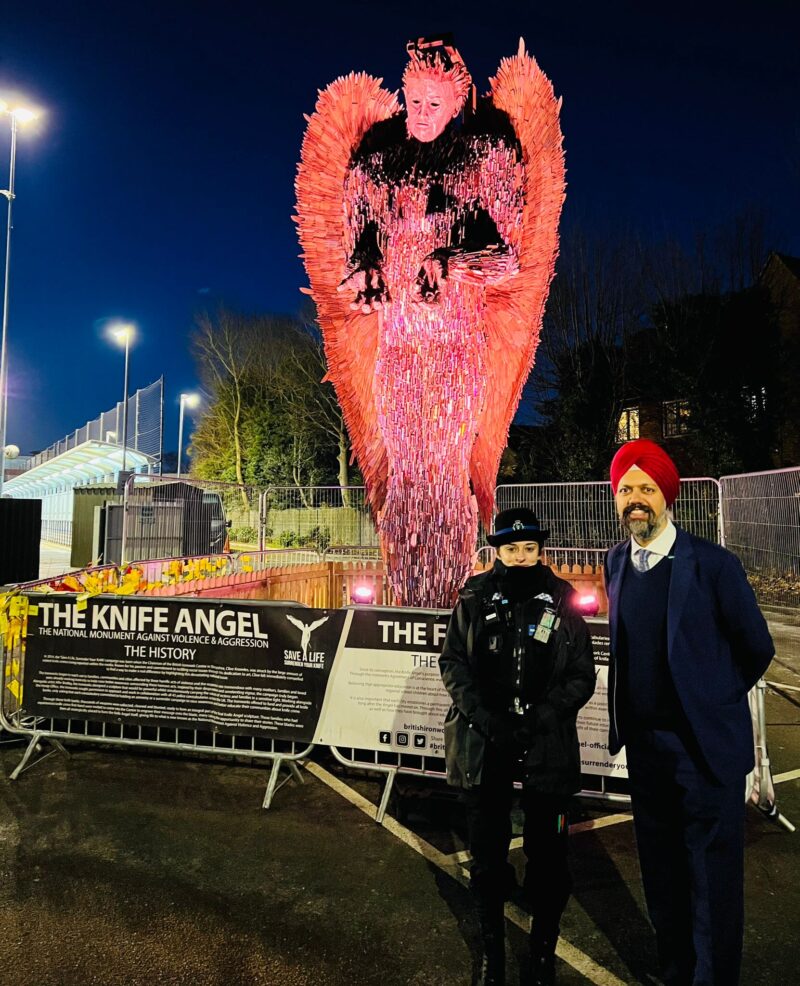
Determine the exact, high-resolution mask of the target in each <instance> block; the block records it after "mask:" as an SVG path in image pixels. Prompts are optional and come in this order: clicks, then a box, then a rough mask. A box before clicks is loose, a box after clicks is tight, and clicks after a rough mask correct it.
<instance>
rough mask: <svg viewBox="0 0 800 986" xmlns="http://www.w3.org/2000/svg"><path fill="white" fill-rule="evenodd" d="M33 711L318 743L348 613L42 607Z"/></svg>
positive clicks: (174, 603)
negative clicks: (319, 725) (316, 737)
mask: <svg viewBox="0 0 800 986" xmlns="http://www.w3.org/2000/svg"><path fill="white" fill-rule="evenodd" d="M30 603H31V607H30V610H29V615H28V627H27V642H26V651H25V665H24V681H23V708H24V711H25V712H26V713H30V714H34V715H41V716H46V717H48V718H55V719H86V720H95V721H100V722H116V723H134V724H137V725H143V726H147V725H152V726H167V727H173V728H188V729H200V730H205V729H208V730H212V731H218V732H221V733H244V734H247V735H253V736H265V737H269V738H271V739H284V740H296V741H298V742H310V741H311V740H312V738H313V736H314V731H315V728H316V725H317V721H318V718H319V714H320V710H321V708H322V702H323V698H324V695H325V688H326V685H327V681H328V677H329V675H330V671H331V667H332V664H333V659H334V656H335V654H336V649H337V646H338V644H339V640H340V637H341V633H342V626H343V622H344V616H345V614H344V612H343V611H342V610H319V609H306V608H305V607H301V606H292V605H286V604H276V603H269V602H261V603H260V602H245V601H240V600H236V601H235V602H231V601H225V600H219V601H217V600H204V599H160V598H152V597H147V598H145V597H133V596H128V597H120V596H95V597H94V598H92V599H89V600H85V599H84V600H80V599H79V598H76V597H75V596H65V595H58V596H57V597H56V596H51V597H46V598H44V599H42V598H41V597H34V598H31V599H30Z"/></svg>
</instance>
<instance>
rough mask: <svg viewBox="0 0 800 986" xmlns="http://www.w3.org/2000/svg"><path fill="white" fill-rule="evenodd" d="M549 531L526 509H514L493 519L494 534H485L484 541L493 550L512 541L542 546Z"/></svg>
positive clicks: (502, 512)
mask: <svg viewBox="0 0 800 986" xmlns="http://www.w3.org/2000/svg"><path fill="white" fill-rule="evenodd" d="M549 535H550V531H546V530H544V528H543V527H542V525H541V524H540V523H539V518H538V517H537V516H536V514H535V513H534V512H533V511H532V510H528V508H527V507H514V508H513V509H512V510H501V511H500V513H499V514H498V515H497V516H496V517H495V519H494V534H487V535H486V540H487V541H488V542H489V544H490V545H491V546H492V547H493V548H499V547H501V546H502V545H504V544H512V543H513V542H514V541H538V542H539V545H540V546H541V545H543V544H544V542H545V540H546V538H547V537H549Z"/></svg>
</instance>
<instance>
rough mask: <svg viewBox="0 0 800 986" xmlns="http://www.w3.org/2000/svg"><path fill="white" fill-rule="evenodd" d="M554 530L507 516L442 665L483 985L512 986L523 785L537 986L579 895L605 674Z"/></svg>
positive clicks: (463, 598)
mask: <svg viewBox="0 0 800 986" xmlns="http://www.w3.org/2000/svg"><path fill="white" fill-rule="evenodd" d="M548 533H549V532H548V531H546V530H542V528H541V526H540V524H539V520H538V518H537V517H536V515H535V514H534V513H533V512H532V511H531V510H528V509H525V508H519V509H513V510H504V511H502V512H501V513H499V514H498V515H497V517H496V519H495V525H494V533H493V534H490V535H489V536H488V537H487V540H488V541H489V544H491V545H492V546H493V547H495V548H496V549H497V555H498V557H497V560H496V561H495V563H494V567H493V568H492V569H491V570H490V571H488V572H485V573H483V574H481V575H477V576H474V577H472V578H470V579H469V580H468V581H467V582H466V584H465V585H464V587H463V589H462V590H461V592H460V594H459V599H458V603H457V605H456V608H455V610H454V612H453V615H452V617H451V620H450V625H449V627H448V631H447V636H446V639H445V643H444V648H443V651H442V655H441V658H440V660H439V667H440V669H441V672H442V678H443V681H444V684H445V687H446V688H447V690H448V692H449V693H450V696H451V698H452V701H453V705H452V707H451V709H450V711H449V713H448V715H447V720H446V722H445V750H446V758H447V779H448V782H449V783H450V784H453V785H455V786H457V787H460V788H462V790H463V801H464V805H465V807H466V815H467V833H468V839H469V848H470V851H471V854H472V867H471V887H472V890H473V893H474V896H475V900H476V904H477V910H478V918H479V922H480V929H481V940H482V945H483V964H482V972H481V979H480V983H481V984H482V986H502V984H504V983H505V935H504V919H503V909H504V901H505V900H506V899H507V898H508V897H509V895H510V889H511V888H513V887H514V886H515V881H514V871H513V868H512V867H511V866H510V864H509V863H508V851H509V844H510V841H511V818H510V813H511V805H512V797H513V787H514V782H515V781H521V782H522V797H521V801H522V809H523V812H524V816H525V822H524V829H523V851H524V853H525V856H526V858H527V865H526V869H525V879H524V886H523V889H524V894H525V898H526V900H527V902H528V904H529V906H530V910H531V914H532V924H531V933H530V952H531V978H530V980H529V982H530V983H532V984H549V983H553V982H554V981H555V947H556V941H557V939H558V929H559V923H560V919H561V915H562V913H563V911H564V908H565V906H566V903H567V900H568V898H569V894H570V888H571V878H570V873H569V867H568V863H567V838H568V821H567V814H568V807H569V800H570V796H571V795H572V794H574V793H575V792H576V791H577V790H578V789H579V787H580V753H579V747H578V734H577V729H576V717H577V714H578V711H579V710H580V709H581V707H582V706H583V705H585V704H586V702H588V701H589V699H590V698H591V696H592V693H593V692H594V686H595V668H594V661H593V658H592V645H591V636H590V634H589V630H588V628H587V626H586V624H585V623H584V621H583V619H582V617H581V616H580V614H579V613H578V612H577V610H576V607H575V602H574V599H575V597H576V593H575V591H574V590H573V589H572V587H571V586H570V585H569V583H568V582H565V581H564V580H563V579H560V578H558V577H557V576H556V575H554V574H553V572H552V570H551V569H550V568H549V567H547V566H545V565H542V564H541V563H540V554H541V550H542V545H543V544H544V541H545V539H546V537H547V535H548Z"/></svg>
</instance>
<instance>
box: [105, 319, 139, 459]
mask: <svg viewBox="0 0 800 986" xmlns="http://www.w3.org/2000/svg"><path fill="white" fill-rule="evenodd" d="M110 331H111V335H112V337H113V338H114V339H115V340H116V341H117V343H119V345H121V346H122V345H124V346H125V382H124V384H123V388H122V469H121V472H125V466H126V464H127V455H128V363H129V357H130V350H131V339H132V338H133V336H134V333H135V331H136V330H135V328H134V326H133V325H112V326H111V330H110Z"/></svg>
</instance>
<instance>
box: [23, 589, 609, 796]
mask: <svg viewBox="0 0 800 986" xmlns="http://www.w3.org/2000/svg"><path fill="white" fill-rule="evenodd" d="M29 599H30V606H29V609H28V620H27V633H26V646H25V661H24V678H23V702H22V708H23V710H24V712H25V713H26V714H32V715H37V716H44V717H46V718H53V719H84V720H96V721H100V722H115V723H130V724H134V725H144V726H147V725H151V726H162V727H167V728H178V729H184V728H185V729H198V730H212V731H219V732H222V733H240V734H242V733H244V734H249V735H254V736H265V737H268V738H271V739H281V740H295V741H297V742H301V743H309V742H314V743H323V744H326V745H330V746H341V747H351V748H356V749H364V750H374V751H377V752H387V753H412V754H418V755H420V756H429V757H444V730H443V726H444V718H445V715H446V713H447V710H448V709H449V707H450V696H449V695H448V693H447V691H446V690H445V688H444V686H443V684H442V680H441V676H440V673H439V654H440V653H441V649H442V644H443V642H444V637H445V633H446V631H447V623H448V620H449V617H450V612H449V611H443V610H416V609H408V610H403V609H393V608H389V607H387V608H382V607H369V608H366V607H365V608H356V609H350V610H341V609H339V610H318V609H308V608H305V607H301V606H293V605H291V604H286V605H284V604H277V603H271V602H256V601H253V602H250V601H243V600H236V601H224V600H205V599H187V598H185V597H184V598H182V599H158V598H151V597H136V596H127V597H120V596H95V597H92V598H90V599H85V598H81V597H78V598H76V597H74V596H64V595H59V596H47V597H44V598H42V597H41V596H32V597H29ZM589 624H590V627H591V632H592V640H593V645H594V652H595V662H596V665H597V668H598V678H597V690H596V692H595V695H594V697H593V699H592V700H591V701H590V702H589V704H588V705H587V706H586V707H585V708H584V709H583V710H582V712H581V713H580V715H579V717H578V734H579V737H580V744H581V760H582V770H583V772H584V773H587V774H605V775H609V776H615V777H625V776H626V775H627V771H626V764H625V759H624V755H618V756H616V757H613V758H612V757H609V755H608V751H607V748H606V743H607V737H608V712H607V704H606V702H607V682H608V625H607V623H605V621H602V620H590V621H589Z"/></svg>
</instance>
